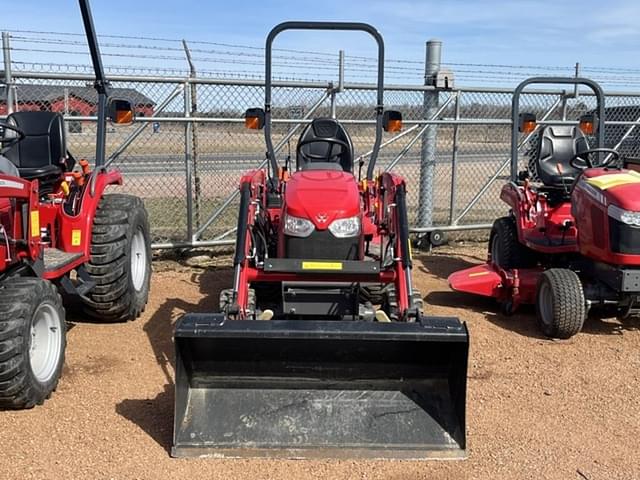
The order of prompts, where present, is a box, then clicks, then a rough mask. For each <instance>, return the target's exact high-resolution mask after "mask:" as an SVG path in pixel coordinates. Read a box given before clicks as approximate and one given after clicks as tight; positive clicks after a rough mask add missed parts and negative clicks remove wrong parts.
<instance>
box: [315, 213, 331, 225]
mask: <svg viewBox="0 0 640 480" xmlns="http://www.w3.org/2000/svg"><path fill="white" fill-rule="evenodd" d="M316 220H317V221H318V223H327V220H329V215H327V214H326V213H319V214H317V215H316Z"/></svg>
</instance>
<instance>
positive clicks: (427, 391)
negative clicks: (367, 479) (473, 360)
mask: <svg viewBox="0 0 640 480" xmlns="http://www.w3.org/2000/svg"><path fill="white" fill-rule="evenodd" d="M175 347H176V398H175V422H174V442H173V449H172V455H173V456H175V457H189V456H215V457H260V456H266V457H285V458H313V457H333V458H354V457H369V458H407V459H427V458H461V457H464V456H465V394H466V372H467V355H468V335H467V329H466V326H465V325H464V324H462V323H460V322H459V321H458V320H456V319H451V318H430V317H425V318H423V319H422V320H421V321H420V322H417V323H375V322H360V321H353V322H351V321H315V320H271V321H265V320H263V321H259V320H257V321H256V320H239V321H232V320H225V317H224V314H187V315H185V316H184V317H183V318H182V319H181V320H180V321H179V323H178V325H177V327H176V332H175Z"/></svg>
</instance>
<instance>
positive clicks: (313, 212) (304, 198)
mask: <svg viewBox="0 0 640 480" xmlns="http://www.w3.org/2000/svg"><path fill="white" fill-rule="evenodd" d="M285 210H286V212H287V213H289V214H290V215H294V216H296V217H300V218H306V219H308V220H310V221H311V222H312V223H313V224H314V225H315V227H316V229H318V230H325V229H326V228H327V227H328V226H329V225H330V224H331V222H333V221H334V220H335V219H336V218H348V217H353V216H355V215H358V214H359V213H360V192H359V190H358V183H357V182H356V179H355V177H354V176H353V175H352V174H350V173H346V172H342V171H335V170H307V171H303V172H296V173H294V174H293V175H291V178H290V179H289V181H288V182H287V185H286V192H285Z"/></svg>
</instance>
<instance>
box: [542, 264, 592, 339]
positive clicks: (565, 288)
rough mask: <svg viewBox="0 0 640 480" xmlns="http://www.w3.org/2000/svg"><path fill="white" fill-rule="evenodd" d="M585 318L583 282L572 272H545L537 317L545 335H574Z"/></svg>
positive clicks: (567, 336)
mask: <svg viewBox="0 0 640 480" xmlns="http://www.w3.org/2000/svg"><path fill="white" fill-rule="evenodd" d="M586 315H587V309H586V301H585V298H584V291H583V289H582V282H581V281H580V278H579V277H578V275H577V274H576V273H575V272H574V271H573V270H568V269H566V268H551V269H549V270H546V271H545V272H543V273H542V275H541V276H540V279H539V280H538V287H537V290H536V316H537V318H538V323H539V325H540V329H541V330H542V332H543V333H544V334H545V335H546V336H548V337H552V338H570V337H572V336H574V335H575V334H576V333H578V332H579V331H580V330H581V329H582V325H583V324H584V319H585V317H586Z"/></svg>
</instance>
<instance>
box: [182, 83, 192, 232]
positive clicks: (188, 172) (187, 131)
mask: <svg viewBox="0 0 640 480" xmlns="http://www.w3.org/2000/svg"><path fill="white" fill-rule="evenodd" d="M183 97H184V117H185V118H186V119H190V118H191V101H190V95H189V83H188V82H185V84H184V89H183ZM192 137H193V123H192V122H190V121H189V120H187V121H186V122H185V124H184V172H185V190H186V197H187V242H192V241H193V191H192V188H191V182H192V179H193V172H192V165H193V150H192V147H193V145H192V143H191V138H192Z"/></svg>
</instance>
